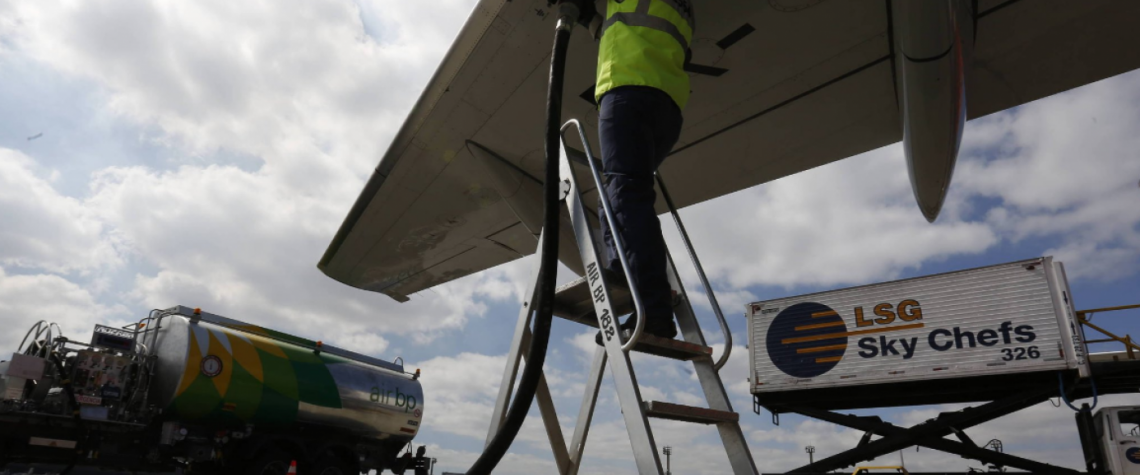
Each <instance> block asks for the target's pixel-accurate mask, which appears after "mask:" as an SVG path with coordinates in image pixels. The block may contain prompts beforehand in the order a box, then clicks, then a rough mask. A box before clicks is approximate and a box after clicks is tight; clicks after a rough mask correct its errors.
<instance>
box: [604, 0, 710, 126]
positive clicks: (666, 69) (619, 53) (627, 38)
mask: <svg viewBox="0 0 1140 475" xmlns="http://www.w3.org/2000/svg"><path fill="white" fill-rule="evenodd" d="M608 1H609V3H608V6H607V13H608V15H607V18H606V21H605V22H603V24H602V29H601V35H600V36H601V38H602V41H601V47H600V49H599V51H598V84H597V91H596V98H597V99H599V100H600V99H601V97H602V95H604V94H605V93H606V92H608V91H609V90H611V89H613V88H615V87H620V86H627V85H638V86H650V87H654V88H657V89H661V90H662V91H665V92H666V93H668V94H669V95H670V96H671V97H672V98H673V100H674V101H675V102H676V103H677V105H678V107H681V108H684V106H685V103H686V102H687V101H688V98H689V77H688V74H687V73H685V72H684V69H683V68H684V57H685V53H686V52H687V50H688V48H689V43H690V42H691V40H692V32H693V26H694V24H695V22H694V20H693V14H692V7H691V4H690V3H689V2H690V1H691V0H634V1H636V2H637V5H636V7H634V8H633V9H632V10H633V11H629V10H631V9H630V8H629V5H628V4H627V5H626V8H624V9H623V8H622V7H621V4H622V3H624V2H625V1H631V0H624V1H622V0H608ZM622 10H624V11H622ZM619 30H620V31H619ZM651 32H653V33H651ZM661 33H664V34H665V35H668V36H667V37H666V36H662V35H661ZM666 38H671V40H670V39H666ZM647 51H652V52H654V54H645V53H646V52H647Z"/></svg>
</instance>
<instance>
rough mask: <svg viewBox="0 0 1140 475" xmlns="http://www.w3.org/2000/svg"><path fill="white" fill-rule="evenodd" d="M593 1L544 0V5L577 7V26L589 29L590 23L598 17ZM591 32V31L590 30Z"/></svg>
mask: <svg viewBox="0 0 1140 475" xmlns="http://www.w3.org/2000/svg"><path fill="white" fill-rule="evenodd" d="M594 2H595V0H546V4H547V5H550V6H554V5H557V4H559V3H573V4H574V5H577V6H578V11H579V12H580V13H579V15H578V24H579V25H582V26H583V27H585V28H587V29H590V23H591V22H593V21H594V19H595V17H597V16H598V7H597V5H595V4H594ZM599 24H600V22H599ZM591 32H593V30H592V29H591Z"/></svg>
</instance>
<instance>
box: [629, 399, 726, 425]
mask: <svg viewBox="0 0 1140 475" xmlns="http://www.w3.org/2000/svg"><path fill="white" fill-rule="evenodd" d="M645 415H646V416H649V417H656V418H658V419H669V420H672V421H682V422H696V423H698V424H716V423H719V422H739V421H740V414H737V413H735V412H727V411H718V410H716V409H709V408H705V407H693V406H682V405H680V404H673V403H671V402H661V401H645Z"/></svg>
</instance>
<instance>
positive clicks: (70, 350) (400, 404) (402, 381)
mask: <svg viewBox="0 0 1140 475" xmlns="http://www.w3.org/2000/svg"><path fill="white" fill-rule="evenodd" d="M10 355H11V357H10V358H7V361H3V362H0V469H2V468H3V466H5V465H6V464H9V463H21V464H22V463H28V464H37V463H50V464H55V465H59V464H64V465H68V466H69V467H70V466H75V465H80V466H84V465H85V466H103V467H111V468H116V469H127V470H135V471H148V470H156V471H171V470H174V469H180V470H181V471H182V472H192V473H243V474H244V473H259V474H260V473H266V474H270V473H276V474H284V473H286V471H287V470H288V469H289V466H290V464H291V463H293V462H296V464H297V465H298V471H299V473H301V474H306V473H313V474H320V475H338V474H356V473H360V472H366V471H369V470H376V471H377V472H382V471H384V470H386V469H388V470H392V471H393V472H395V473H402V472H403V471H404V469H405V468H406V467H408V465H409V463H411V462H412V461H413V460H412V459H411V458H410V454H409V453H406V452H405V453H404V454H403V455H401V452H402V451H403V449H404V448H405V447H409V444H410V442H411V440H412V438H413V437H415V435H416V433H417V432H418V430H419V428H420V423H421V421H422V420H423V405H424V397H423V390H422V388H421V387H420V382H419V371H418V370H417V371H416V372H415V373H407V372H405V371H404V367H403V362H402V360H400V359H397V360H396V362H388V361H381V360H379V359H376V358H372V357H369V356H365V355H361V354H357V353H353V352H351V351H347V350H343V349H340V348H336V347H333V346H329V345H324V344H322V343H321V342H319V341H315V342H314V341H310V340H306V339H303V338H298V337H296V336H293V335H288V334H285V333H281V332H278V331H274V330H270V329H267V328H262V327H259V326H256V325H250V324H247V323H244V322H240V321H237V320H233V319H229V318H226V317H222V316H219V315H213V314H210V313H206V312H202V311H201V310H200V309H195V308H189V307H183V306H178V307H174V308H170V309H166V310H154V311H151V313H150V314H149V315H148V316H147V317H146V318H144V319H142V320H141V321H139V322H138V323H136V324H131V325H127V326H125V327H110V326H105V325H96V326H95V331H94V333H93V336H92V339H91V341H90V343H87V342H81V341H75V340H70V339H68V338H66V337H64V336H62V335H60V331H59V327H58V326H57V325H55V324H49V323H46V322H40V323H38V324H36V325H35V326H34V327H33V328H32V329H31V330H29V332H28V334H27V335H26V336H25V337H24V341H23V342H22V343H21V345H20V347H19V349H18V350H17V352H16V353H12V354H10ZM5 356H7V355H5Z"/></svg>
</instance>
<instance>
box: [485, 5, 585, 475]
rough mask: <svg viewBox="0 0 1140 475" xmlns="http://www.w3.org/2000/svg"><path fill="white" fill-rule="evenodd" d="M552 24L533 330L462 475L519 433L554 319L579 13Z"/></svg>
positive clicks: (493, 461) (497, 456) (565, 9)
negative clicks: (565, 82) (490, 434)
mask: <svg viewBox="0 0 1140 475" xmlns="http://www.w3.org/2000/svg"><path fill="white" fill-rule="evenodd" d="M558 8H559V10H558V23H557V27H556V29H555V33H554V49H553V50H552V51H551V53H550V81H549V83H548V85H549V87H548V89H547V93H546V144H545V145H546V176H545V181H544V182H543V187H542V198H543V222H542V236H543V238H542V249H541V250H540V252H541V255H540V257H539V259H541V266H540V267H539V271H538V292H535V294H536V295H535V301H534V302H533V304H534V305H533V306H532V307H531V308H533V309H536V310H535V314H534V330H533V332H532V336H531V339H530V349H529V350H528V351H527V357H526V367H524V368H523V374H522V378H521V379H520V380H519V385H518V389H517V390H516V391H515V398H514V401H512V402H511V406H510V409H508V410H507V417H506V421H504V422H503V425H502V427H501V428H499V431H498V432H497V433H495V437H494V438H492V439H491V443H489V444H487V448H486V449H484V450H483V453H482V454H480V455H479V459H478V460H475V463H474V464H472V465H471V468H470V469H468V470H467V475H484V474H489V473H491V471H492V470H494V469H495V467H496V466H497V465H498V464H499V461H500V460H502V458H503V455H506V453H507V449H508V448H510V446H511V443H512V442H514V440H515V436H516V435H518V433H519V429H520V428H522V424H523V421H524V420H526V415H527V413H528V412H530V407H531V403H532V402H534V393H535V391H537V390H538V380H539V378H540V377H541V376H542V364H543V362H544V361H545V360H546V346H547V344H548V343H549V341H550V323H551V318H552V317H553V316H554V286H555V278H556V277H557V276H558V225H559V211H558V202H559V201H560V200H559V194H560V191H561V190H560V189H561V181H562V179H561V176H560V174H559V166H558V159H559V157H560V156H561V155H560V153H559V149H560V147H561V146H562V138H561V136H560V135H559V133H558V129H559V125H560V122H561V121H562V78H563V76H564V74H565V71H566V50H567V48H568V46H569V45H570V32H571V30H572V29H573V28H574V23H575V22H576V21H577V20H578V15H579V9H578V7H577V6H576V5H574V4H573V3H569V2H561V3H559V6H558Z"/></svg>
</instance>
